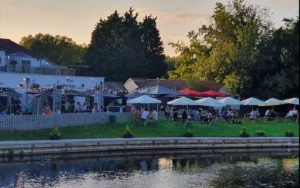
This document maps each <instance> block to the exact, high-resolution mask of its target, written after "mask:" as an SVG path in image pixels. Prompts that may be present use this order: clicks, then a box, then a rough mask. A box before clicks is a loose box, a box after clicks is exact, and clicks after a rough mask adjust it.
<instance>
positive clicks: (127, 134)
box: [123, 125, 133, 138]
mask: <svg viewBox="0 0 300 188" xmlns="http://www.w3.org/2000/svg"><path fill="white" fill-rule="evenodd" d="M132 137H133V133H132V131H131V129H130V128H129V126H128V125H127V126H126V128H125V130H124V132H123V138H132Z"/></svg>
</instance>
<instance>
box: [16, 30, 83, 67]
mask: <svg viewBox="0 0 300 188" xmlns="http://www.w3.org/2000/svg"><path fill="white" fill-rule="evenodd" d="M20 45H22V46H24V47H25V48H27V49H30V50H32V51H34V52H35V53H37V54H38V55H39V56H40V57H42V58H47V59H49V60H51V61H53V62H54V63H56V64H58V65H81V64H83V63H84V59H83V55H84V53H85V50H86V47H85V46H84V45H78V44H76V43H75V42H74V41H73V40H72V39H71V38H68V37H66V36H60V35H56V36H52V35H50V34H41V33H39V34H36V35H35V36H32V35H28V36H25V37H22V39H21V41H20Z"/></svg>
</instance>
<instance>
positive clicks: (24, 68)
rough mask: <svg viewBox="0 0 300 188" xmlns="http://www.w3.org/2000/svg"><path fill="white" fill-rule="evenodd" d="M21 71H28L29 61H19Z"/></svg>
mask: <svg viewBox="0 0 300 188" xmlns="http://www.w3.org/2000/svg"><path fill="white" fill-rule="evenodd" d="M21 68H22V72H30V61H29V60H22V61H21Z"/></svg>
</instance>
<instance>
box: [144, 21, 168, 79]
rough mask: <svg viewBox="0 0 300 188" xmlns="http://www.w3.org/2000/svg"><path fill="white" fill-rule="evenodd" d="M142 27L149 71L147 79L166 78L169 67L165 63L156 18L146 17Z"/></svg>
mask: <svg viewBox="0 0 300 188" xmlns="http://www.w3.org/2000/svg"><path fill="white" fill-rule="evenodd" d="M140 27H141V32H142V43H143V49H144V53H145V58H146V64H147V71H148V73H147V77H148V78H156V77H161V76H166V75H165V74H166V71H167V65H166V64H165V62H164V60H165V56H164V48H163V43H162V41H161V38H160V35H159V31H158V29H157V27H156V18H153V17H152V16H146V17H145V18H144V20H143V22H142V23H141V24H140Z"/></svg>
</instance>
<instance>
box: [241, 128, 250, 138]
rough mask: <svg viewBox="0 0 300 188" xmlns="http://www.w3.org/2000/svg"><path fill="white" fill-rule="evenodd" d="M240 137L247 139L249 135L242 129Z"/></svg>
mask: <svg viewBox="0 0 300 188" xmlns="http://www.w3.org/2000/svg"><path fill="white" fill-rule="evenodd" d="M240 137H249V133H248V131H247V129H246V128H245V127H243V129H242V131H241V132H240Z"/></svg>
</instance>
